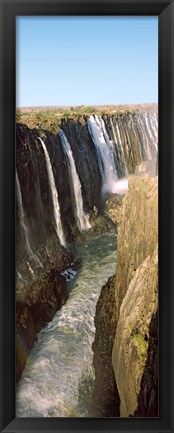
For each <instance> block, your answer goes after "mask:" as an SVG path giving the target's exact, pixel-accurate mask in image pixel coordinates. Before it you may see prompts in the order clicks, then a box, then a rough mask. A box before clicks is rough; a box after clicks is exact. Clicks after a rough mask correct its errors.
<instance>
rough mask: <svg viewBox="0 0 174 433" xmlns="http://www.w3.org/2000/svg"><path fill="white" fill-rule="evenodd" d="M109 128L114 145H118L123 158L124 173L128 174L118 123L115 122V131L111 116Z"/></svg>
mask: <svg viewBox="0 0 174 433" xmlns="http://www.w3.org/2000/svg"><path fill="white" fill-rule="evenodd" d="M111 128H112V133H113V136H114V141H115V145H116V146H118V145H119V147H120V149H121V154H122V160H123V165H124V172H125V175H126V176H128V169H127V164H126V157H125V152H124V149H123V144H122V140H121V134H120V129H119V124H118V122H117V123H116V131H115V128H114V124H113V121H112V117H111ZM116 133H117V137H118V139H117V137H116Z"/></svg>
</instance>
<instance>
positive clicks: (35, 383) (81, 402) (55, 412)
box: [16, 230, 116, 417]
mask: <svg viewBox="0 0 174 433" xmlns="http://www.w3.org/2000/svg"><path fill="white" fill-rule="evenodd" d="M78 255H79V257H81V258H82V267H81V269H80V271H79V272H78V274H77V275H76V277H75V279H74V280H73V282H71V287H70V293H69V298H68V300H67V302H66V304H65V305H64V306H63V307H62V308H61V310H59V311H58V312H57V313H56V314H55V316H54V318H53V320H52V321H51V322H50V323H49V324H48V325H47V326H46V327H45V328H44V329H43V330H42V331H41V332H40V333H39V334H38V341H37V343H36V344H35V346H34V348H33V349H32V351H31V353H30V356H29V358H28V362H27V365H26V367H25V370H24V371H23V374H22V377H21V379H20V381H19V383H18V385H17V393H16V395H17V406H16V412H17V416H18V417H61V416H64V417H71V416H78V417H87V416H89V402H90V398H91V393H92V388H93V381H94V371H93V366H92V360H93V352H92V342H93V341H94V336H95V327H94V316H95V308H96V303H97V300H98V297H99V294H100V291H101V287H102V285H103V284H105V283H106V282H107V280H108V278H109V276H111V275H113V274H114V273H115V270H116V233H115V230H114V231H110V232H108V233H104V234H101V235H98V236H92V237H90V236H89V235H87V237H86V241H85V243H84V244H82V245H80V246H79V247H78Z"/></svg>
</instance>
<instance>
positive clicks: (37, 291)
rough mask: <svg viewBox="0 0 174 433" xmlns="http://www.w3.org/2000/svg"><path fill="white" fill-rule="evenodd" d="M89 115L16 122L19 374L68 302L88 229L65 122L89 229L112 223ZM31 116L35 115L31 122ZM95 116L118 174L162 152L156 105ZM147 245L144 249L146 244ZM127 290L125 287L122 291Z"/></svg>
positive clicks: (134, 168)
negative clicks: (80, 218) (71, 271)
mask: <svg viewBox="0 0 174 433" xmlns="http://www.w3.org/2000/svg"><path fill="white" fill-rule="evenodd" d="M46 117H47V116H46ZM88 118H89V116H87V115H81V116H80V118H76V119H74V118H73V116H72V118H71V117H69V118H67V117H62V118H59V120H57V118H56V116H55V115H54V128H53V127H52V120H51V121H50V122H49V121H48V120H49V116H48V119H46V123H42V122H40V120H39V117H38V116H37V115H36V116H35V118H34V123H32V129H31V128H29V127H28V126H27V125H25V124H23V123H20V124H19V123H17V124H16V169H17V174H16V177H17V188H16V193H17V198H16V269H17V271H16V314H17V344H16V347H17V378H19V377H20V374H21V372H22V369H23V367H24V365H25V362H26V359H27V356H28V353H29V351H30V349H31V347H32V345H33V343H34V339H35V335H36V333H37V332H38V331H39V330H40V329H41V327H42V326H43V325H44V324H45V323H46V322H47V321H48V320H51V318H52V317H53V315H54V313H55V311H56V309H58V308H60V307H61V305H62V304H63V303H64V302H65V301H66V298H67V287H66V282H65V281H64V278H63V277H62V271H63V270H64V269H66V268H68V267H72V266H74V267H75V268H76V266H77V265H76V264H75V263H74V254H75V252H74V246H75V241H77V240H81V241H83V233H81V232H80V231H79V227H78V224H77V218H76V217H77V215H76V206H75V197H74V189H73V188H72V178H70V170H69V161H68V160H67V158H66V155H65V151H64V148H63V145H62V142H61V137H60V135H59V129H60V128H61V129H62V130H63V131H64V134H65V135H66V137H67V140H68V142H69V146H70V149H71V150H70V152H72V155H73V159H74V165H75V167H76V170H77V174H78V178H79V182H80V192H81V195H82V199H83V211H84V213H85V214H89V215H90V220H91V225H92V227H91V229H90V231H91V233H93V232H95V233H100V232H102V231H105V230H108V229H109V227H111V226H112V224H111V221H110V220H109V219H108V218H107V219H106V218H103V207H104V202H105V200H104V199H103V196H102V193H101V190H102V175H101V170H100V166H99V165H100V164H99V160H98V154H97V151H96V146H95V143H94V141H95V140H94V139H93V137H92V136H91V134H90V132H89V129H88V122H87V120H88ZM42 120H43V119H42ZM30 121H31V119H30V116H29V117H28V124H29V125H30ZM93 121H94V122H95V124H96V125H97V124H98V125H99V124H100V131H99V130H98V135H99V137H100V134H102V140H103V141H105V145H106V146H108V152H109V153H111V154H112V157H113V158H114V160H115V168H116V172H117V176H118V178H121V177H123V176H125V174H127V173H128V172H129V173H134V172H135V170H136V167H137V164H139V162H140V161H142V160H145V159H148V158H150V160H152V159H154V158H156V153H157V136H156V132H155V131H156V125H157V113H156V108H155V109H154V110H152V112H149V113H143V112H140V113H135V112H134V113H120V114H117V115H112V116H111V115H110V114H103V115H102V117H101V116H100V119H99V117H98V116H96V117H95V118H93ZM102 122H104V124H105V126H104V127H102V126H101V125H103V123H102ZM44 125H49V129H44ZM30 126H31V125H30ZM102 128H103V129H102ZM53 132H54V133H53ZM39 137H40V139H42V140H43V142H44V144H45V147H46V149H47V152H48V154H49V158H50V165H51V169H52V175H53V178H54V182H55V189H56V191H57V194H58V201H59V207H60V219H61V222H62V227H63V231H64V235H65V240H66V247H65V246H62V245H61V243H60V239H59V238H58V236H57V233H56V231H55V218H54V211H53V200H52V195H51V192H50V182H49V176H48V170H47V164H46V158H45V153H44V149H43V146H42V143H41V140H40V139H39ZM100 138H101V137H100ZM143 248H144V249H146V247H145V246H144V247H143ZM140 263H141V260H140ZM140 263H139V264H140ZM137 266H138V264H137ZM127 268H129V263H127ZM126 283H127V282H125V284H126ZM124 290H125V289H123V290H122V288H121V292H124ZM122 295H123V293H121V295H120V296H122ZM116 311H117V310H116ZM117 319H118V318H117ZM21 353H22V355H21Z"/></svg>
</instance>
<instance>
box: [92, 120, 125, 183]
mask: <svg viewBox="0 0 174 433" xmlns="http://www.w3.org/2000/svg"><path fill="white" fill-rule="evenodd" d="M87 125H88V130H89V133H90V135H91V138H92V140H93V143H94V145H95V148H96V153H97V157H98V163H99V170H100V174H101V176H102V191H103V192H117V191H116V185H117V181H118V176H117V171H116V166H115V161H114V156H113V146H111V141H110V140H109V137H108V135H107V132H106V129H105V125H104V122H103V119H102V118H101V116H97V115H95V116H90V117H89V118H88V119H87Z"/></svg>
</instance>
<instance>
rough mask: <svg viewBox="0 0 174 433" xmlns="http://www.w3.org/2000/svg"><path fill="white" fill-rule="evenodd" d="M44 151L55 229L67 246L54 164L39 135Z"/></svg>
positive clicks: (62, 242)
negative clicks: (52, 164)
mask: <svg viewBox="0 0 174 433" xmlns="http://www.w3.org/2000/svg"><path fill="white" fill-rule="evenodd" d="M38 138H39V140H40V142H41V144H42V147H43V150H44V153H45V159H46V166H47V172H48V178H49V184H50V190H51V196H52V201H53V210H54V219H55V230H56V233H57V236H58V238H59V239H60V243H61V244H62V245H63V246H64V247H66V242H65V236H64V233H63V228H62V223H61V217H60V207H59V200H58V193H57V189H56V185H55V181H54V175H53V170H52V166H51V162H50V157H49V154H48V151H47V148H46V146H45V143H44V142H43V140H42V139H41V138H40V137H38Z"/></svg>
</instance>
